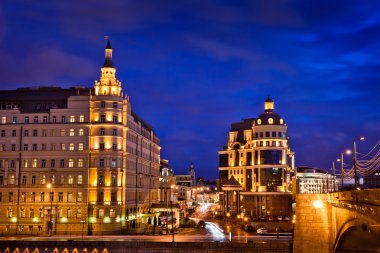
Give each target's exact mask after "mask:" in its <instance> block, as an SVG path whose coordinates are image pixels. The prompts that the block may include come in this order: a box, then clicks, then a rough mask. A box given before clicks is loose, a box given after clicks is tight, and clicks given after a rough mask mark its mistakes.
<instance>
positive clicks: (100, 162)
mask: <svg viewBox="0 0 380 253" xmlns="http://www.w3.org/2000/svg"><path fill="white" fill-rule="evenodd" d="M99 167H104V159H100V160H99Z"/></svg>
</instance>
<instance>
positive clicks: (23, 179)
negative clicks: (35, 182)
mask: <svg viewBox="0 0 380 253" xmlns="http://www.w3.org/2000/svg"><path fill="white" fill-rule="evenodd" d="M22 184H26V176H22Z"/></svg>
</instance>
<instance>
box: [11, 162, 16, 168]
mask: <svg viewBox="0 0 380 253" xmlns="http://www.w3.org/2000/svg"><path fill="white" fill-rule="evenodd" d="M11 168H16V162H15V160H11Z"/></svg>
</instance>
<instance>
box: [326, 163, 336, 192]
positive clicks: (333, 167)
mask: <svg viewBox="0 0 380 253" xmlns="http://www.w3.org/2000/svg"><path fill="white" fill-rule="evenodd" d="M332 174H333V180H334V181H333V182H334V185H333V189H334V192H335V184H336V183H335V162H334V161H333V166H332ZM327 191H328V189H327Z"/></svg>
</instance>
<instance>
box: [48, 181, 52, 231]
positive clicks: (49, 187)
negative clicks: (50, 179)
mask: <svg viewBox="0 0 380 253" xmlns="http://www.w3.org/2000/svg"><path fill="white" fill-rule="evenodd" d="M46 187H47V188H48V189H50V194H49V198H50V221H49V235H50V236H53V196H52V195H53V194H52V193H53V191H52V188H53V186H52V184H47V186H46Z"/></svg>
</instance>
